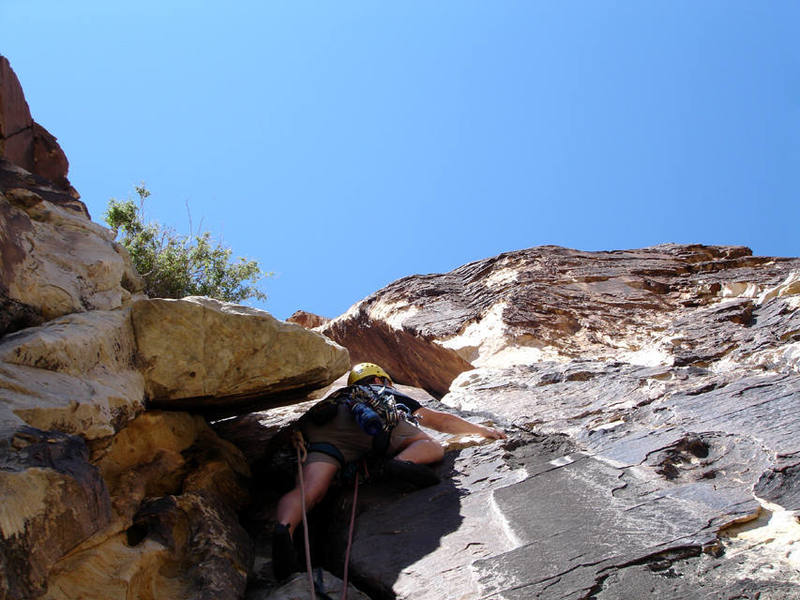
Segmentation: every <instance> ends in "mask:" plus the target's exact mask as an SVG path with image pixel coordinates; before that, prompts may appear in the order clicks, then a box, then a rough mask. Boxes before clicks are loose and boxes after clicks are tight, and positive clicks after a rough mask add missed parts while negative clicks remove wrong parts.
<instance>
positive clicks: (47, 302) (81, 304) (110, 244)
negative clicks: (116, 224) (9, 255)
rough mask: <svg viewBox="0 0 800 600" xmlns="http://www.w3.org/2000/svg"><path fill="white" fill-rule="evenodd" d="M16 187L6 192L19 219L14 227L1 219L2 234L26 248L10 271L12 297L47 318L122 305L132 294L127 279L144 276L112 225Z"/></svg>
mask: <svg viewBox="0 0 800 600" xmlns="http://www.w3.org/2000/svg"><path fill="white" fill-rule="evenodd" d="M13 191H14V194H10V193H9V194H8V195H3V194H0V203H3V204H5V205H6V208H5V209H6V211H7V213H8V219H7V222H9V223H12V222H13V231H6V230H5V227H4V224H3V223H0V235H2V236H3V237H4V238H6V239H8V240H10V242H9V243H10V244H12V246H13V247H14V248H16V250H17V251H18V252H20V253H24V256H23V257H22V260H21V261H20V262H18V263H15V264H14V266H13V268H12V269H10V270H9V271H8V272H4V278H5V281H4V282H3V283H4V284H5V286H6V287H7V289H8V296H9V297H10V298H13V299H14V300H17V301H19V302H22V303H24V304H27V305H30V306H32V307H34V308H36V309H38V310H40V311H41V313H42V315H43V316H44V318H45V319H53V318H56V317H59V316H61V315H64V314H68V313H73V312H80V311H85V310H92V309H97V310H109V309H113V308H118V307H120V306H122V305H123V303H125V302H126V301H128V300H129V299H130V297H131V294H130V292H129V291H128V290H126V289H125V288H124V287H123V286H122V282H123V280H125V281H127V282H138V280H139V278H138V275H136V274H135V272H134V270H133V266H132V264H131V261H130V257H129V256H128V254H127V252H126V251H125V250H124V249H123V248H122V247H121V246H119V244H116V243H115V242H114V234H113V233H112V232H111V230H109V229H106V228H105V227H102V226H101V225H98V224H97V223H93V222H92V221H90V220H88V219H87V218H86V217H85V216H83V215H82V214H79V213H76V212H75V211H71V210H68V209H66V208H62V207H59V206H56V205H55V204H52V203H50V202H48V201H46V200H44V199H42V198H41V197H40V196H38V195H37V194H36V193H35V192H32V191H30V190H22V189H15V190H13ZM21 194H24V195H25V197H24V198H20V197H19V196H20V195H21ZM128 286H129V287H131V285H130V283H129V284H128ZM134 287H136V286H135V285H134Z"/></svg>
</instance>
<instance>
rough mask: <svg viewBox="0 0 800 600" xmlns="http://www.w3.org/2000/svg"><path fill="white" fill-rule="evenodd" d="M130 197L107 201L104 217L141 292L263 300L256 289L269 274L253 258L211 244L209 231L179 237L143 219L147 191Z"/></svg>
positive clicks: (142, 189) (138, 189) (154, 295)
mask: <svg viewBox="0 0 800 600" xmlns="http://www.w3.org/2000/svg"><path fill="white" fill-rule="evenodd" d="M135 189H136V194H137V195H138V196H139V201H138V203H137V202H135V201H134V200H131V199H127V200H115V199H114V198H112V199H111V200H109V202H108V209H107V210H106V213H105V215H104V218H105V221H106V223H107V224H108V226H109V227H111V229H113V230H114V233H115V234H117V235H119V234H120V233H122V239H120V240H119V241H120V243H121V244H122V245H123V246H125V248H127V250H128V252H129V253H130V255H131V258H132V259H133V264H134V266H135V267H136V270H137V271H138V272H139V275H141V276H142V279H143V280H144V292H145V293H146V294H147V295H148V296H149V297H151V298H183V297H184V296H208V297H211V298H217V299H219V300H224V301H226V302H241V301H243V300H247V299H249V298H256V299H259V300H264V299H266V297H267V296H266V294H265V293H264V292H262V291H261V289H260V288H259V287H258V283H259V281H260V280H262V279H263V278H265V277H267V276H269V274H268V273H265V272H264V271H262V270H261V267H260V265H259V264H258V262H257V261H254V260H247V259H244V258H241V257H240V258H237V259H236V260H231V256H232V254H233V251H232V250H231V249H230V248H228V247H226V246H224V245H222V244H221V243H219V242H215V241H213V240H212V238H211V234H210V233H209V232H208V231H204V232H198V233H196V234H193V235H191V236H183V235H180V234H178V233H177V232H175V230H173V229H171V228H169V227H165V226H164V225H161V224H160V223H158V222H145V220H144V217H143V206H144V201H145V200H146V199H147V197H148V196H150V192H149V191H148V190H147V188H146V187H144V185H139V186H136V187H135Z"/></svg>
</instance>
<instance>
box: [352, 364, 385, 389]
mask: <svg viewBox="0 0 800 600" xmlns="http://www.w3.org/2000/svg"><path fill="white" fill-rule="evenodd" d="M372 377H380V378H381V379H385V380H386V382H387V383H388V385H392V378H391V377H389V374H388V373H387V372H386V371H384V370H383V369H382V368H381V367H380V366H378V365H376V364H375V363H366V362H365V363H359V364H357V365H355V366H354V367H353V368H352V369H350V375H349V376H348V377H347V385H354V384H356V383H359V382H361V383H366V382H364V380H365V379H371V378H372ZM369 383H372V382H371V381H370V382H369Z"/></svg>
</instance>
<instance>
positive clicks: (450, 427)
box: [414, 406, 506, 440]
mask: <svg viewBox="0 0 800 600" xmlns="http://www.w3.org/2000/svg"><path fill="white" fill-rule="evenodd" d="M414 416H415V417H417V418H418V419H419V424H420V425H422V426H423V427H429V428H431V429H435V430H436V431H441V432H442V433H474V434H477V435H482V436H483V437H485V438H489V439H492V440H499V439H505V437H506V434H505V433H503V432H502V431H500V430H499V429H494V428H493V427H486V426H485V425H478V424H477V423H470V422H469V421H467V420H466V419H462V418H461V417H457V416H456V415H451V414H450V413H446V412H442V411H439V410H433V409H432V408H425V407H424V406H423V407H422V408H420V409H419V410H417V411H416V412H415V413H414Z"/></svg>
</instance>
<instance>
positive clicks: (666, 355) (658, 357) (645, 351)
mask: <svg viewBox="0 0 800 600" xmlns="http://www.w3.org/2000/svg"><path fill="white" fill-rule="evenodd" d="M669 339H672V338H669ZM668 343H669V341H668V340H666V343H663V342H662V343H656V344H655V345H652V346H648V347H645V348H641V349H640V350H635V351H631V352H623V353H622V354H621V355H620V358H621V359H622V362H627V363H630V364H632V365H639V366H642V367H658V366H672V364H673V363H674V362H675V357H674V356H672V354H671V353H670V352H669V351H668V350H667V349H666V348H667V344H668Z"/></svg>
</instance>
